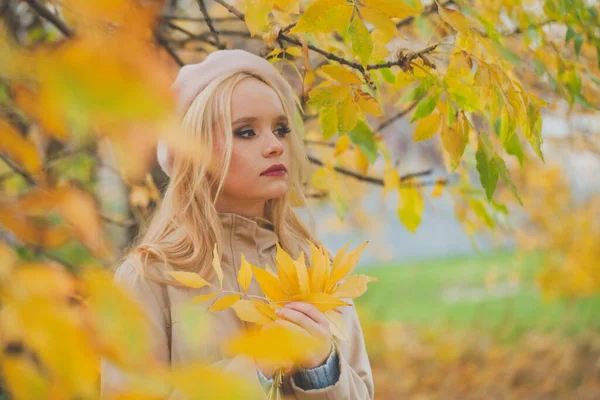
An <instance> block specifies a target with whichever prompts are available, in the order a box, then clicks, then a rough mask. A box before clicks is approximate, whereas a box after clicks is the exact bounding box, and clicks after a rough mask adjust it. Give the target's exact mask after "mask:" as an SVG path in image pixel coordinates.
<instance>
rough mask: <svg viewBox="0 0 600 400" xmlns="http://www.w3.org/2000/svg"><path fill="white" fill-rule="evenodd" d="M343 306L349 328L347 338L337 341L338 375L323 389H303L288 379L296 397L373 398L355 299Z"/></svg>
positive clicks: (320, 399) (331, 399) (316, 399)
mask: <svg viewBox="0 0 600 400" xmlns="http://www.w3.org/2000/svg"><path fill="white" fill-rule="evenodd" d="M349 302H350V303H352V306H351V307H343V308H342V312H343V314H342V315H343V317H344V321H345V322H346V327H347V329H348V336H349V339H350V340H348V341H340V343H339V354H338V356H339V357H338V359H339V374H340V375H339V378H338V380H337V382H336V383H335V384H334V385H332V386H328V387H325V388H322V389H312V390H303V389H301V388H300V387H299V386H298V385H297V384H296V382H295V380H294V377H293V376H292V377H291V379H290V383H291V386H292V390H293V392H294V394H295V395H296V397H297V398H298V399H299V400H338V399H349V400H372V399H373V398H374V396H375V387H374V384H373V373H372V371H371V363H370V362H369V357H368V355H367V349H366V347H365V341H364V336H363V332H362V328H361V326H360V322H359V320H358V315H357V314H356V308H355V307H354V302H352V301H351V300H349Z"/></svg>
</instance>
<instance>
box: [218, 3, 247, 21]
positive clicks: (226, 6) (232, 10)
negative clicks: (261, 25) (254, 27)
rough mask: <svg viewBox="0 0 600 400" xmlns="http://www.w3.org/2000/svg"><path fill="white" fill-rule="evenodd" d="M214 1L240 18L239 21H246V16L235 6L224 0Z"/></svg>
mask: <svg viewBox="0 0 600 400" xmlns="http://www.w3.org/2000/svg"><path fill="white" fill-rule="evenodd" d="M214 2H215V3H219V4H220V5H222V6H223V7H225V8H226V9H227V11H229V12H230V13H232V14H233V15H235V16H236V17H238V19H240V20H241V21H244V22H245V21H246V17H244V14H242V12H241V11H240V10H238V9H237V8H235V7H233V6H232V5H230V4H227V3H226V2H224V1H223V0H214Z"/></svg>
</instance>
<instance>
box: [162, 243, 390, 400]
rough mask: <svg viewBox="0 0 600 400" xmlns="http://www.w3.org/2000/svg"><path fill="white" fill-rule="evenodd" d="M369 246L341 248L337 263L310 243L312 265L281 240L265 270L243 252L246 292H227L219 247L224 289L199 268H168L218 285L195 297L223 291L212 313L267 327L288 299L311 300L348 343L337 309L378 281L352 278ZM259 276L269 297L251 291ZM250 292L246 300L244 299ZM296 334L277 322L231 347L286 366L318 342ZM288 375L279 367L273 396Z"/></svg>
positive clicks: (200, 283) (180, 276)
mask: <svg viewBox="0 0 600 400" xmlns="http://www.w3.org/2000/svg"><path fill="white" fill-rule="evenodd" d="M367 244H368V242H364V243H363V244H361V245H360V246H358V247H357V248H356V249H354V250H352V251H350V252H348V247H349V244H347V245H346V246H345V247H343V248H342V249H341V250H339V251H338V252H337V254H336V255H335V257H334V259H333V262H332V261H331V260H330V258H329V254H328V253H327V251H326V250H325V249H323V248H322V247H317V246H315V245H314V244H313V243H309V245H310V249H311V263H310V266H308V265H307V264H306V261H305V258H304V253H302V252H301V253H300V257H299V258H298V259H297V260H294V259H293V258H292V257H291V256H290V255H289V254H288V253H286V252H285V251H284V250H283V249H282V248H281V247H280V246H279V243H277V253H276V256H275V263H276V268H277V271H273V270H272V269H271V267H270V266H269V265H268V264H267V265H266V266H265V268H264V269H263V268H260V267H257V266H255V265H252V264H250V263H249V262H248V261H247V260H246V259H245V257H244V255H243V254H242V255H241V267H240V270H239V272H238V275H237V280H238V282H239V284H240V286H241V288H242V290H243V293H238V292H232V291H225V290H223V270H222V268H221V261H220V257H219V254H218V252H217V248H216V245H215V248H214V249H213V262H212V266H213V268H214V270H215V273H216V275H217V277H218V279H219V283H220V288H218V287H216V286H214V285H212V284H211V283H209V282H207V281H206V280H204V279H203V278H201V277H200V276H199V275H198V274H197V273H194V272H185V271H168V273H169V275H171V276H172V277H173V278H175V279H176V280H177V281H178V282H180V283H182V284H184V285H186V286H189V287H193V288H200V287H204V286H207V285H208V286H212V287H214V288H215V289H216V291H215V292H214V293H208V294H203V295H200V296H197V297H195V298H194V299H192V302H193V303H198V302H206V301H209V300H212V299H214V298H215V297H217V295H219V294H223V295H222V296H220V297H219V298H218V299H216V300H215V301H214V302H213V303H212V304H211V306H210V307H209V308H208V310H209V311H222V310H225V309H227V308H229V307H232V308H233V309H234V311H235V313H236V315H237V316H238V318H240V319H241V320H242V321H246V322H251V323H254V324H257V325H263V326H264V325H267V324H270V323H272V322H274V321H276V320H277V319H280V318H279V317H278V316H277V315H276V314H275V310H276V309H277V308H281V307H283V306H284V305H285V304H286V303H289V302H306V303H310V304H312V305H314V306H315V307H316V308H317V309H318V310H320V311H321V312H322V313H323V314H324V315H325V316H326V317H327V318H328V320H329V327H330V330H331V333H332V335H333V336H334V340H335V338H337V339H339V340H344V341H345V340H348V334H347V331H346V325H345V323H344V320H343V318H342V316H341V313H340V312H339V311H337V307H341V306H349V305H351V304H350V303H347V302H346V301H344V300H343V299H355V298H357V297H359V296H361V295H363V294H364V293H365V291H366V290H367V284H368V283H369V282H374V281H377V280H378V279H377V278H373V277H369V276H366V275H360V274H358V275H352V276H350V273H351V272H352V270H353V269H354V267H355V266H356V264H357V263H358V261H359V259H360V255H361V254H362V251H363V250H364V248H365V246H366V245H367ZM253 276H254V278H255V279H256V281H257V282H258V284H259V286H260V288H261V289H262V292H263V293H264V297H261V296H252V295H249V294H247V291H248V287H249V286H250V282H251V280H252V277H253ZM244 296H245V297H246V298H243V297H244ZM296 336H298V333H294V332H290V331H289V329H286V328H284V327H282V326H277V327H273V328H272V329H268V330H264V331H262V332H260V333H259V332H250V333H248V334H246V335H245V336H243V337H241V338H239V339H237V340H235V341H234V342H232V343H231V344H230V349H232V350H234V351H237V352H240V353H243V354H246V355H249V356H252V357H259V358H262V359H267V360H271V361H273V362H274V363H281V364H285V363H286V362H295V361H296V360H298V359H300V358H301V357H302V354H301V353H302V352H306V351H310V348H311V347H316V345H317V344H316V343H311V341H310V340H307V338H306V337H302V338H300V337H296ZM299 341H302V349H300V350H299V348H298V345H297V344H298V342H299ZM283 376H284V374H283V369H282V368H279V369H278V370H277V372H276V374H275V376H274V379H273V386H272V387H271V390H270V392H269V393H268V398H269V399H279V398H280V397H281V394H280V387H281V384H282V382H283V381H282V378H283Z"/></svg>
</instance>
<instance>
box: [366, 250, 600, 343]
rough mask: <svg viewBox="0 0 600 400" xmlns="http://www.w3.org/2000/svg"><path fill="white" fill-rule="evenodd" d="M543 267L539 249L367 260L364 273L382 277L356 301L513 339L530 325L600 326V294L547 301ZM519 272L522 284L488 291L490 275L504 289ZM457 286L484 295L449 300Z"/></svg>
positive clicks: (379, 313)
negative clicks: (538, 280) (496, 293)
mask: <svg viewBox="0 0 600 400" xmlns="http://www.w3.org/2000/svg"><path fill="white" fill-rule="evenodd" d="M540 268H541V266H540V257H539V256H538V255H536V254H530V255H526V256H522V257H518V256H516V255H515V254H513V253H509V252H499V253H493V254H486V255H478V256H461V257H453V258H448V259H441V260H427V261H422V262H417V263H405V264H403V263H393V264H378V265H371V266H365V267H364V268H361V269H360V273H364V274H367V275H370V276H376V277H379V278H380V280H379V282H374V283H371V284H369V289H368V290H367V293H366V294H365V295H363V296H362V297H361V298H359V299H357V301H356V303H357V306H359V307H364V308H365V309H366V310H367V311H368V312H370V313H372V316H373V317H374V318H375V319H377V320H382V321H399V322H403V323H407V324H411V325H418V326H424V327H437V328H442V329H446V328H448V329H469V330H482V331H485V332H488V333H490V334H493V335H495V336H497V335H500V336H501V337H503V338H506V339H509V340H511V339H514V338H517V337H519V336H520V335H521V334H522V333H524V332H529V331H545V332H548V331H551V332H560V333H563V334H576V333H579V332H581V331H583V330H586V329H593V330H600V318H599V317H600V296H595V297H592V298H587V299H581V300H577V301H574V302H572V303H568V302H566V301H562V300H556V301H552V302H547V301H544V300H543V299H542V296H541V294H540V292H539V290H538V288H537V286H536V284H535V275H536V271H539V270H540ZM515 274H518V276H519V284H518V287H516V288H514V289H512V290H513V292H512V293H510V294H506V295H505V296H503V297H496V298H494V297H493V296H492V295H490V293H491V292H490V290H489V289H487V291H486V289H485V288H486V277H487V280H488V282H490V281H493V282H495V283H492V284H491V286H488V288H489V287H492V288H495V289H496V290H500V289H501V288H500V286H502V285H507V284H508V283H509V282H510V281H511V278H513V279H514V277H515ZM494 276H495V279H493V277H494ZM498 285H500V286H498ZM505 287H506V286H505ZM473 289H475V290H473ZM452 290H454V291H458V292H460V293H461V294H463V295H465V294H467V293H471V294H472V293H477V294H479V295H481V296H482V297H480V298H478V299H476V300H473V299H469V298H466V297H461V298H458V299H456V298H455V299H454V301H449V300H448V299H447V297H446V295H447V294H448V293H449V291H452Z"/></svg>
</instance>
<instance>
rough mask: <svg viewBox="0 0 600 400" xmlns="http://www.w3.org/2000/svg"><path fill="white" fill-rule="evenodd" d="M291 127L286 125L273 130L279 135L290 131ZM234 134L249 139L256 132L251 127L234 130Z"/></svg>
mask: <svg viewBox="0 0 600 400" xmlns="http://www.w3.org/2000/svg"><path fill="white" fill-rule="evenodd" d="M290 131H291V129H290V128H289V127H287V126H282V127H281V128H279V129H277V130H276V131H275V134H277V135H279V136H285V135H287V134H288V133H290ZM235 135H236V136H238V137H241V138H244V139H249V138H251V137H253V136H256V133H254V131H253V130H251V129H246V130H243V131H237V132H235Z"/></svg>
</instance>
